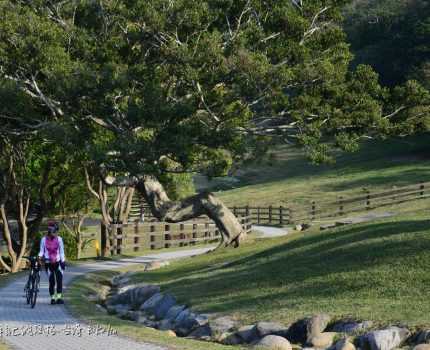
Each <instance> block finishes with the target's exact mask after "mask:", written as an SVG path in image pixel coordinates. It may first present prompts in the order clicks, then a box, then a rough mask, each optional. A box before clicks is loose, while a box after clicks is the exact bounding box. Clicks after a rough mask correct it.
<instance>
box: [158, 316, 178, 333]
mask: <svg viewBox="0 0 430 350" xmlns="http://www.w3.org/2000/svg"><path fill="white" fill-rule="evenodd" d="M173 328H174V325H173V323H172V321H170V320H166V319H164V320H161V321H160V322H159V323H158V329H159V330H160V331H168V330H172V329H173Z"/></svg>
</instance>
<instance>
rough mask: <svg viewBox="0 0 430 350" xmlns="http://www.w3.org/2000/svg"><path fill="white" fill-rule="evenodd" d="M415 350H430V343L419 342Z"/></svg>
mask: <svg viewBox="0 0 430 350" xmlns="http://www.w3.org/2000/svg"><path fill="white" fill-rule="evenodd" d="M414 350H430V344H419V345H417V346H415V347H414Z"/></svg>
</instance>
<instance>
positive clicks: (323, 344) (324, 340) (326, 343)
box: [308, 332, 337, 349]
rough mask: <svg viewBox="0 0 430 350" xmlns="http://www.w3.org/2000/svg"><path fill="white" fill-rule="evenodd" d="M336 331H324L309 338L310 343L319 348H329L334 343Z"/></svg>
mask: <svg viewBox="0 0 430 350" xmlns="http://www.w3.org/2000/svg"><path fill="white" fill-rule="evenodd" d="M336 336H337V333H336V332H323V333H319V334H316V335H314V336H312V337H311V338H309V339H308V343H309V344H311V345H312V346H313V347H314V348H317V349H327V348H329V347H331V346H332V345H333V341H334V338H335V337H336Z"/></svg>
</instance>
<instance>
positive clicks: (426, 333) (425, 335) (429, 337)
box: [415, 329, 430, 344]
mask: <svg viewBox="0 0 430 350" xmlns="http://www.w3.org/2000/svg"><path fill="white" fill-rule="evenodd" d="M415 343H416V344H423V343H430V329H424V330H421V331H419V332H418V334H417V335H416V337H415Z"/></svg>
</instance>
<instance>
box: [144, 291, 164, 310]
mask: <svg viewBox="0 0 430 350" xmlns="http://www.w3.org/2000/svg"><path fill="white" fill-rule="evenodd" d="M163 298H164V294H163V293H156V294H154V295H153V296H152V297H150V298H149V299H148V300H147V301H145V302H144V303H143V304H142V305H141V306H140V308H139V310H140V311H144V312H146V313H148V314H153V311H154V310H155V307H156V306H157V304H158V303H159V302H160V301H161V300H162V299H163Z"/></svg>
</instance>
